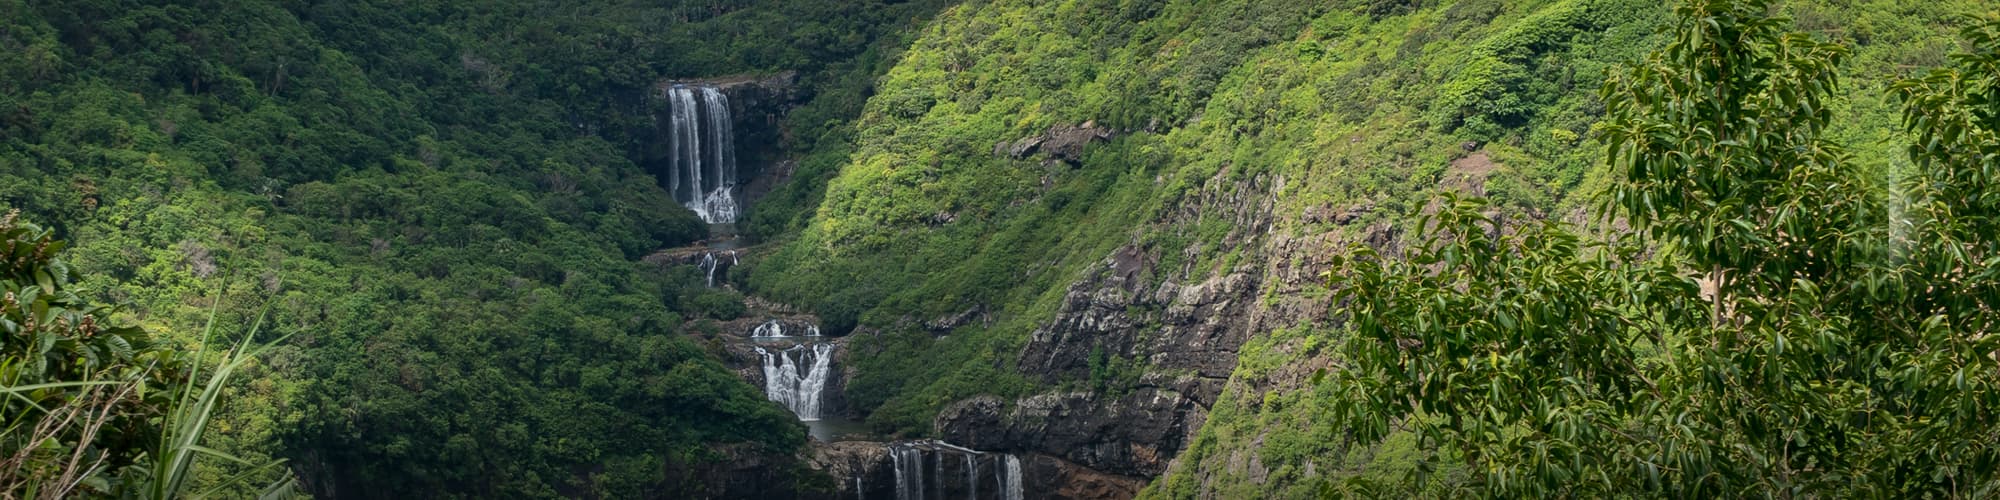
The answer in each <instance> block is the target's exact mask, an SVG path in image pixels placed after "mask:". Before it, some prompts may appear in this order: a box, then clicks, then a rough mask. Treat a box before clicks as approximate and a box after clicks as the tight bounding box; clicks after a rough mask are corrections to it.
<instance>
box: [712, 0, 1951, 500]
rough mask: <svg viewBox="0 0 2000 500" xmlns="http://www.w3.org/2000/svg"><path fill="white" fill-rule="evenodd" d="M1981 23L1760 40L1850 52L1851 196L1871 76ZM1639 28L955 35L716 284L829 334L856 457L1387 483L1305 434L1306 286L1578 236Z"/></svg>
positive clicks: (1561, 24) (1923, 56) (1443, 22)
mask: <svg viewBox="0 0 2000 500" xmlns="http://www.w3.org/2000/svg"><path fill="white" fill-rule="evenodd" d="M1981 8H1982V7H1981V6H1980V5H1977V4H1976V3H1975V2H1934V3H1926V4H1923V5H1901V4H1897V3H1894V2H1871V3H1860V4H1853V5H1839V6H1829V5H1821V4H1817V3H1807V2H1798V3H1793V4H1790V5H1789V6H1787V7H1786V8H1785V9H1784V13H1786V14H1789V15H1792V16H1793V17H1796V18H1797V19H1798V21H1797V23H1798V26H1799V28H1800V29H1803V30H1806V31H1808V32H1812V33H1817V34H1818V35H1819V36H1822V37H1826V38H1828V39H1832V40H1836V41H1841V42H1844V43H1849V44H1853V45H1854V46H1855V47H1856V49H1857V53H1856V56H1855V57H1854V60H1853V61H1852V62H1851V63H1850V64H1849V65H1848V66H1847V68H1848V72H1849V74H1851V75H1853V76H1852V77H1851V79H1850V80H1849V81H1850V84H1849V85H1848V86H1846V87H1844V88H1843V89H1842V95H1843V96H1844V97H1843V98H1842V99H1841V100H1840V102H1839V103H1838V104H1839V111H1838V112H1839V113H1840V115H1841V116H1842V117H1843V118H1842V120H1841V121H1840V125H1839V126H1838V127H1837V128H1836V130H1835V131H1834V135H1836V136H1838V137H1840V138H1842V139H1843V140H1844V142H1846V143H1847V144H1850V145H1851V146H1850V147H1851V148H1852V150H1853V151H1855V152H1856V158H1857V161H1859V162H1860V163H1862V164H1865V165H1867V166H1869V167H1868V168H1873V169H1877V170H1878V171H1879V170H1880V169H1884V168H1886V167H1888V166H1889V162H1890V160H1889V158H1891V157H1892V155H1890V154H1889V153H1890V152H1891V151H1893V149H1892V148H1893V147H1894V146H1892V145H1891V144H1890V143H1888V142H1886V141H1884V139H1888V138H1890V137H1892V136H1893V134H1894V133H1893V130H1894V129H1895V116H1894V114H1893V111H1891V109H1890V107H1889V106H1888V105H1887V103H1886V100H1885V97H1884V89H1885V87H1886V84H1887V82H1888V77H1889V76H1891V75H1896V74H1906V73H1907V72H1909V71H1911V70H1912V68H1926V67H1933V66H1937V65H1941V64H1943V63H1945V62H1946V60H1945V57H1944V55H1945V54H1946V53H1948V52H1949V51H1950V50H1952V49H1955V48H1956V47H1955V46H1954V45H1953V44H1952V43H1951V42H1950V40H1952V39H1953V38H1952V33H1953V30H1954V29H1955V26H1956V25H1957V24H1958V23H1959V21H1958V20H1957V19H1958V18H1956V17H1954V15H1956V14H1960V13H1972V12H1979V11H1980V9H1981ZM1669 12H1670V11H1669V10H1668V9H1667V8H1666V7H1663V6H1661V5H1659V4H1658V3H1657V2H1627V1H1619V0H1578V1H1543V2H1498V1H1481V0H1466V1H1455V2H1328V3H1323V4H1313V3H1310V2H1308V3H1300V2H1257V1H1236V2H1221V3H1214V2H1203V3H1196V2H1177V1H1150V2H1149V1H1108V0H1107V1H1088V0H1079V1H1070V2H1059V3H1055V4H1042V3H1034V2H1013V1H1006V0H996V1H990V2H975V3H968V4H964V5H960V6H957V7H955V8H952V9H950V10H948V11H946V13H945V14H943V15H942V16H941V17H940V18H939V19H938V20H937V21H935V22H933V23H932V24H931V25H930V26H929V27H928V28H927V29H926V31H925V33H924V35H923V36H922V37H921V38H920V39H919V40H917V42H916V43H915V45H914V46H913V47H912V48H911V49H910V52H909V53H908V54H907V55H906V56H905V57H904V58H903V60H902V61H901V62H900V63H898V65H897V66H896V67H895V68H894V69H892V70H891V71H890V72H889V73H888V74H887V76H885V77H884V80H883V84H882V88H881V89H880V94H879V95H877V96H876V97H875V98H874V99H872V100H870V102H869V105H868V108H867V110H866V111H865V113H864V114H863V115H862V117H861V119H860V120H859V121H858V122H857V124H856V126H857V129H858V133H859V138H858V140H857V146H856V149H855V151H854V154H853V155H852V158H851V159H850V161H849V162H848V163H847V164H846V165H845V167H844V168H842V170H841V171H840V174H839V176H838V177H835V178H834V179H833V181H832V182H831V183H830V184H829V185H828V187H827V191H826V195H825V202H824V203H822V204H821V205H820V206H819V208H818V210H817V212H816V213H815V214H814V215H813V218H812V220H811V223H810V224H809V225H808V226H807V227H806V228H805V229H804V230H803V231H802V232H801V233H800V234H799V235H798V236H797V237H796V238H795V239H792V240H790V241H787V242H786V243H785V246H784V247H783V248H782V249H780V250H779V251H778V252H776V253H775V254H774V255H772V256H771V257H770V258H769V259H767V260H765V261H763V262H760V263H758V265H756V266H755V267H753V268H750V269H749V276H748V283H749V285H751V287H752V288H753V289H754V290H755V291H756V292H758V293H760V294H765V295H768V296H771V297H777V298H781V299H783V300H786V301H790V302H794V303H799V304H805V305H808V306H810V307H811V308H813V309H815V310H817V311H818V312H819V313H821V314H822V315H823V316H824V317H827V318H828V319H829V321H830V323H831V324H833V325H835V326H836V329H838V330H846V329H848V328H850V327H851V328H852V329H853V330H854V332H855V334H856V335H857V336H858V338H857V339H856V340H855V341H854V342H853V344H852V345H853V346H854V349H855V354H854V360H853V363H854V364H855V366H856V369H855V372H854V379H853V380H852V381H850V382H849V384H848V385H847V397H848V399H849V401H851V402H852V403H853V404H854V405H855V406H856V409H857V411H858V412H859V413H861V414H862V415H863V416H866V417H867V419H868V421H869V422H870V423H871V424H873V425H874V426H875V427H876V428H877V429H878V430H882V431H899V432H903V433H907V434H910V435H930V436H941V437H944V438H946V439H947V440H949V441H952V442H954V443H957V444H961V445H965V446H971V447H974V448H978V449H982V450H1008V451H1013V452H1020V453H1031V454H1036V455H1038V456H1039V457H1040V458H1038V459H1035V460H1032V461H1031V463H1030V465H1029V467H1030V468H1031V469H1034V470H1036V471H1038V473H1039V474H1040V477H1041V478H1042V480H1044V481H1046V482H1047V484H1044V485H1041V486H1042V487H1044V488H1045V489H1042V490H1039V491H1044V492H1053V491H1064V492H1068V494H1080V493H1079V492H1082V491H1098V492H1102V491H1107V490H1084V489H1062V488H1083V486H1079V485H1081V484H1085V483H1088V484H1090V485H1091V487H1100V486H1101V487H1106V488H1111V490H1115V491H1128V492H1129V490H1127V489H1128V488H1136V485H1140V484H1144V483H1145V482H1146V481H1148V480H1150V479H1152V478H1156V477H1161V476H1162V475H1165V477H1166V479H1165V480H1164V481H1163V482H1161V483H1158V484H1157V485H1156V487H1155V488H1156V489H1154V490H1149V491H1150V492H1152V493H1155V494H1162V495H1170V496H1196V495H1218V496H1221V497H1243V496H1250V495H1255V494H1270V495H1280V494H1282V496H1296V495H1300V494H1305V493H1307V492H1312V491H1315V490H1316V489H1317V488H1319V487H1320V485H1321V484H1323V483H1325V482H1326V481H1328V480H1329V478H1333V477H1343V476H1345V475H1351V473H1348V472H1341V471H1363V470H1382V469H1384V468H1389V469H1394V468H1397V467H1404V468H1407V467H1413V466H1414V462H1413V461H1412V460H1411V458H1410V456H1408V454H1409V453H1410V452H1409V451H1407V450H1408V449H1409V448H1408V443H1406V442H1399V441H1397V440H1396V439H1392V440H1391V441H1390V442H1389V443H1388V444H1385V445H1383V447H1382V448H1380V449H1375V448H1369V449H1355V450H1350V449H1345V448H1342V447H1339V446H1336V445H1335V443H1338V442H1339V439H1337V437H1338V436H1341V435H1343V433H1344V431H1343V427H1342V425H1341V424H1340V423H1339V422H1329V421H1326V420H1324V419H1323V418H1322V416H1323V415H1324V413H1323V412H1322V411H1321V410H1319V409H1318V408H1319V406H1317V405H1321V404H1324V403H1325V401H1326V400H1327V398H1332V397H1336V396H1335V395H1333V394H1327V393H1323V392H1316V390H1315V387H1317V385H1316V384H1313V383H1312V380H1315V378H1314V377H1313V373H1314V372H1315V371H1318V370H1319V369H1321V368H1325V367H1328V366H1330V364H1331V363H1333V360H1330V359H1328V358H1327V357H1326V355H1325V353H1323V352H1322V351H1321V347H1322V346H1324V345H1327V342H1328V341H1329V338H1330V337H1329V336H1331V335H1333V332H1334V331H1336V328H1335V325H1332V324H1330V323H1329V322H1330V321H1332V320H1334V318H1335V317H1336V316H1337V315H1336V314H1334V313H1335V311H1331V310H1330V308H1331V306H1332V305H1331V304H1330V303H1329V301H1328V291H1327V290H1326V288H1325V286H1324V284H1323V280H1324V278H1323V275H1322V273H1324V272H1325V271H1327V270H1328V264H1327V262H1328V259H1329V257H1331V256H1332V255H1333V254H1334V253H1336V252H1338V251H1340V249H1343V248H1346V246H1347V245H1348V244H1349V243H1353V242H1365V243H1368V244H1370V245H1373V246H1376V247H1378V248H1384V249H1390V250H1393V249H1394V248H1396V247H1398V246H1399V245H1401V244H1402V243H1401V240H1400V238H1401V236H1402V235H1403V233H1404V232H1405V231H1406V229H1405V228H1404V227H1403V223H1404V221H1407V220H1409V218H1410V217H1412V216H1413V215H1416V214H1419V213H1422V212H1424V211H1425V210H1426V207H1427V206H1429V204H1430V200H1431V199H1432V195H1433V194H1435V193H1437V192H1440V191H1457V192H1464V193H1473V194H1481V195H1485V196H1488V197H1491V198H1492V199H1494V200H1495V201H1496V202H1497V206H1499V207H1500V208H1499V211H1498V212H1497V213H1499V214H1502V215H1504V216H1505V217H1511V218H1519V219H1522V220H1531V219H1544V218H1555V219H1581V218H1582V217H1583V214H1584V212H1585V210H1586V208H1587V207H1588V205H1589V204H1588V202H1589V199H1590V194H1591V193H1593V192H1595V191H1596V190H1597V189H1599V188H1600V187H1601V183H1602V182H1603V181H1602V179H1601V176H1602V175H1603V174H1602V173H1601V169H1600V167H1599V165H1600V163H1601V162H1602V157H1601V155H1602V153H1601V152H1602V151H1603V146H1602V145H1600V144H1597V143H1596V142H1595V141H1594V139H1593V138H1592V137H1593V133H1592V125H1593V123H1595V122H1596V121H1597V119H1598V118H1599V114H1600V113H1601V112H1602V109H1603V104H1602V103H1600V102H1597V101H1596V99H1597V98H1596V95H1597V93H1596V89H1597V88H1598V86H1599V85H1601V84H1602V82H1603V76H1604V74H1605V71H1606V70H1607V69H1608V68H1610V67H1613V66H1614V65H1617V64H1621V63H1625V62H1629V61H1634V60H1636V59H1638V58H1639V57H1640V56H1641V55H1642V54H1644V53H1646V52H1647V51H1649V50H1651V49H1652V48H1653V47H1654V46H1655V44H1657V43H1658V41H1657V36H1658V32H1659V31H1660V30H1661V29H1663V28H1664V27H1665V26H1666V25H1667V20H1668V19H1669V16H1668V14H1669ZM746 267H749V266H746ZM919 360H921V361H919ZM1204 424H1206V425H1204ZM1170 461H1173V462H1174V463H1175V464H1176V465H1173V466H1172V468H1171V471H1172V472H1171V473H1170V472H1169V470H1170V467H1169V462H1170ZM1076 466H1081V468H1078V467H1076ZM1106 474H1108V476H1104V475H1106ZM1033 475H1034V474H1031V476H1033ZM1445 477H1448V475H1446V476H1445ZM1034 487H1035V486H1034V485H1031V486H1030V488H1031V489H1032V488H1034Z"/></svg>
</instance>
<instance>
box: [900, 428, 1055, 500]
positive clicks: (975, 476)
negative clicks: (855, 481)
mask: <svg viewBox="0 0 2000 500" xmlns="http://www.w3.org/2000/svg"><path fill="white" fill-rule="evenodd" d="M926 455H928V456H926ZM947 455H957V456H958V457H960V458H961V459H962V460H950V458H951V457H948V456H947ZM987 456H992V457H993V459H992V460H986V457H987ZM889 458H890V460H891V461H892V462H893V466H894V467H895V476H896V498H897V499H898V500H923V499H924V498H926V497H929V498H941V499H942V498H960V497H963V498H971V499H975V500H976V499H978V498H980V497H979V490H980V489H981V488H980V486H979V483H980V480H981V479H982V474H980V467H981V466H982V465H987V466H991V467H992V468H993V477H992V481H993V490H992V491H993V492H994V493H991V494H992V495H994V497H993V498H999V499H1001V500H1022V499H1023V498H1024V495H1023V494H1022V489H1021V481H1022V479H1021V460H1020V459H1019V458H1016V457H1014V456H1013V455H1006V454H1000V453H993V452H984V451H978V450H973V449H969V448H965V447H962V446H957V445H953V444H951V443H946V442H943V441H936V440H927V441H898V442H894V443H889ZM960 463H962V464H963V467H964V470H963V472H964V474H963V475H960V474H959V472H960V471H953V470H950V468H951V467H955V466H959V465H958V464H960ZM926 468H928V469H930V470H928V471H926V470H924V469H926ZM961 481H962V482H961Z"/></svg>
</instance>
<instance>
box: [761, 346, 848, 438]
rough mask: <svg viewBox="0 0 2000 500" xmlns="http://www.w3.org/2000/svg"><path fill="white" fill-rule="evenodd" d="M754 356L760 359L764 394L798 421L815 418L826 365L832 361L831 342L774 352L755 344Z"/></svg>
mask: <svg viewBox="0 0 2000 500" xmlns="http://www.w3.org/2000/svg"><path fill="white" fill-rule="evenodd" d="M794 353H796V354H797V358H796V359H794V356H793V354H794ZM757 355H758V356H759V357H762V358H763V360H764V396H765V397H766V398H769V399H770V400H772V401H777V402H778V403H780V404H783V405H785V407H786V408H790V409H791V410H792V413H795V414H798V416H799V420H808V421H811V420H819V407H820V400H822V399H825V398H824V393H825V391H826V379H827V373H828V372H830V371H832V370H830V369H828V365H829V364H830V363H831V362H832V361H833V344H814V345H810V346H807V345H799V346H794V347H792V348H791V349H785V350H782V351H777V352H772V351H771V350H766V349H764V348H763V347H758V348H757Z"/></svg>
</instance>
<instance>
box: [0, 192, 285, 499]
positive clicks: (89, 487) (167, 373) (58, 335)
mask: <svg viewBox="0 0 2000 500" xmlns="http://www.w3.org/2000/svg"><path fill="white" fill-rule="evenodd" d="M64 246H65V245H64V243H63V242H62V241H60V240H56V239H55V238H54V237H53V236H52V231H49V230H47V229H43V228H41V227H39V226H36V225H34V224H30V223H27V222H25V221H21V220H19V213H18V212H7V213H6V214H5V215H4V216H0V499H13V498H75V497H107V498H108V497H117V498H157V499H166V498H180V497H183V496H190V495H192V496H208V495H213V494H215V493H218V492H223V491H227V489H228V488H231V487H234V486H236V484H237V483H240V482H242V481H244V480H246V479H247V478H249V477H250V476H252V475H254V474H257V473H263V472H268V471H269V470H271V469H275V468H278V467H279V466H280V465H281V464H282V463H281V462H273V463H265V464H252V463H248V462H247V461H244V460H242V459H240V458H236V457H232V456H229V455H227V454H224V453H222V452H219V451H216V450H214V449H210V448H208V447H206V446H203V445H202V444H201V443H202V437H203V436H204V434H205V433H206V432H207V431H208V424H209V422H210V421H211V416H212V415H213V414H214V412H215V408H216V405H217V404H218V403H219V402H220V400H221V397H222V391H223V388H224V387H225V386H226V385H227V384H228V383H229V380H230V378H231V376H232V375H233V374H235V373H236V372H237V371H238V370H239V369H241V368H242V367H243V366H244V364H245V363H247V362H248V361H249V360H251V359H254V358H255V357H257V355H258V354H259V353H261V352H262V350H263V347H254V346H251V345H250V344H249V341H250V339H251V337H254V336H255V333H254V331H253V333H252V334H251V335H248V336H245V337H244V339H243V341H242V343H239V344H237V345H236V346H235V347H234V348H232V349H229V350H227V351H224V352H223V353H221V354H220V356H219V358H218V361H217V362H216V364H215V366H213V367H208V366H203V365H204V363H205V361H206V360H207V357H206V356H205V355H204V354H205V352H204V350H205V349H202V350H196V351H195V352H193V353H191V355H190V353H185V352H179V351H175V350H173V349H170V348H168V347H167V346H166V345H163V344H162V343H159V342H156V341H155V340H154V338H153V337H152V336H151V335H148V334H147V333H146V332H145V331H144V330H142V329H140V328H138V327H136V326H132V325H129V324H124V323H122V322H119V321H118V320H116V319H114V314H115V312H116V310H115V308H113V307H110V306H106V305H103V304H97V303H93V302H91V301H89V300H87V299H86V298H84V297H83V296H82V295H80V294H78V293H77V291H76V290H75V289H74V288H73V287H72V285H71V273H70V269H69V267H68V266H67V265H65V264H63V262H62V261H61V260H59V259H57V258H56V255H57V254H58V253H59V252H61V251H62V250H63V248H64ZM212 324H213V321H212V320H211V325H212ZM207 333H210V332H204V335H203V338H202V339H201V341H200V344H199V345H201V346H206V345H207V343H208V340H209V339H208V335H207ZM202 460H224V461H233V462H240V463H242V464H243V465H245V466H246V467H245V469H246V470H248V471H249V472H247V473H243V474H240V475H238V476H237V477H232V478H227V479H224V480H221V481H220V482H217V483H214V484H204V485H197V484H194V482H193V481H191V477H192V476H191V472H192V471H193V470H194V469H195V466H196V463H197V462H200V461H202ZM295 493H296V488H295V485H294V484H293V483H292V482H291V481H290V480H288V479H287V480H283V481H279V482H278V483H274V484H271V485H269V486H266V487H265V489H264V496H265V497H268V498H289V497H292V496H295Z"/></svg>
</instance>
